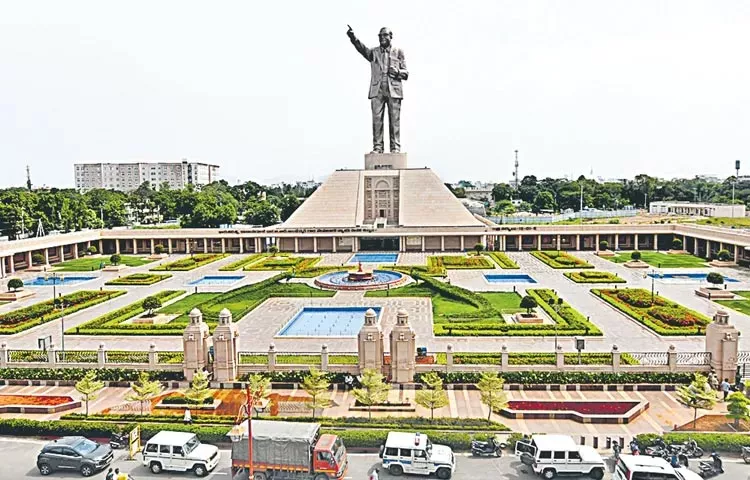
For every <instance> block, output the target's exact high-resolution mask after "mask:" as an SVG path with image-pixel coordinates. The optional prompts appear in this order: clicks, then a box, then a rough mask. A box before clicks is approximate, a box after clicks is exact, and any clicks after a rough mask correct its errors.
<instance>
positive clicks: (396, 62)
mask: <svg viewBox="0 0 750 480" xmlns="http://www.w3.org/2000/svg"><path fill="white" fill-rule="evenodd" d="M346 34H347V35H348V36H349V40H351V41H352V45H354V48H356V49H357V51H358V52H359V53H361V54H362V56H363V57H365V59H366V60H367V61H368V62H370V72H371V76H370V94H369V97H368V98H369V99H370V105H371V106H372V151H373V152H376V153H383V115H384V114H385V108H386V106H387V107H388V130H389V133H390V140H391V145H390V147H391V153H396V152H400V151H401V141H400V140H401V137H400V124H401V99H402V98H404V95H403V89H402V88H403V87H402V85H401V81H402V80H406V79H408V78H409V72H408V71H407V70H406V61H405V60H404V51H403V50H401V49H400V48H393V47H392V46H391V39H392V38H393V33H391V31H390V29H388V28H385V27H383V28H381V29H380V33H378V39H379V40H380V46H379V47H376V48H367V47H366V46H365V45H364V44H363V43H362V42H360V41H359V39H358V38H357V37H355V36H354V32H353V31H352V27H349V30H348V31H347V32H346Z"/></svg>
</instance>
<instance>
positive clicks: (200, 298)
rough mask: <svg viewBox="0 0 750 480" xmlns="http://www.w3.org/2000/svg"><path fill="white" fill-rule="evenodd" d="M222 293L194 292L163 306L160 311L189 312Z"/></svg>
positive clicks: (171, 312)
mask: <svg viewBox="0 0 750 480" xmlns="http://www.w3.org/2000/svg"><path fill="white" fill-rule="evenodd" d="M219 295H221V294H220V293H192V294H190V295H188V296H187V297H185V298H181V299H179V300H177V301H176V302H174V303H171V304H169V305H167V306H166V307H162V308H160V309H159V310H158V312H159V313H166V314H183V313H186V312H189V311H190V310H192V309H193V308H195V307H197V306H198V305H200V304H201V303H203V302H207V301H209V300H212V299H214V298H216V297H218V296H219Z"/></svg>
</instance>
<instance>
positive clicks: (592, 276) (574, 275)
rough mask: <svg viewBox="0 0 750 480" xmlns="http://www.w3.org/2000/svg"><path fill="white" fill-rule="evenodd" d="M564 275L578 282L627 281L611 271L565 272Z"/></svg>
mask: <svg viewBox="0 0 750 480" xmlns="http://www.w3.org/2000/svg"><path fill="white" fill-rule="evenodd" d="M563 275H565V276H566V277H568V278H569V279H571V280H573V281H574V282H576V283H625V279H623V278H620V277H618V276H617V275H615V274H614V273H610V272H601V271H595V272H565V273H564V274H563Z"/></svg>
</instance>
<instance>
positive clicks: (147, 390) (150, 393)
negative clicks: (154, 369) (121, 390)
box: [125, 371, 162, 415]
mask: <svg viewBox="0 0 750 480" xmlns="http://www.w3.org/2000/svg"><path fill="white" fill-rule="evenodd" d="M130 388H131V389H132V390H133V391H132V393H130V394H128V395H126V396H125V400H127V401H129V402H138V403H140V405H141V415H143V404H144V403H146V402H150V401H151V400H152V399H154V398H155V397H158V396H159V395H160V394H161V392H162V386H161V382H159V381H158V380H153V381H152V380H150V379H149V375H148V372H146V371H143V372H141V373H140V374H138V381H136V382H134V383H133V385H132V386H131V387H130Z"/></svg>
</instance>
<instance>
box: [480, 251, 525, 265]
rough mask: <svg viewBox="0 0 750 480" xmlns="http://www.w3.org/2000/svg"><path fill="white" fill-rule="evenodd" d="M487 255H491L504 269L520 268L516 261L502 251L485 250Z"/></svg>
mask: <svg viewBox="0 0 750 480" xmlns="http://www.w3.org/2000/svg"><path fill="white" fill-rule="evenodd" d="M485 255H489V256H490V258H492V259H493V260H494V261H495V262H496V263H497V264H498V265H499V266H500V268H503V269H516V268H520V267H519V266H518V264H517V263H516V262H514V261H513V260H512V259H511V258H510V257H509V256H507V255H506V254H504V253H502V252H485Z"/></svg>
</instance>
